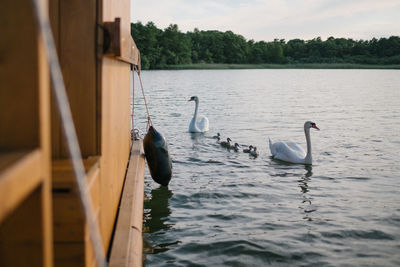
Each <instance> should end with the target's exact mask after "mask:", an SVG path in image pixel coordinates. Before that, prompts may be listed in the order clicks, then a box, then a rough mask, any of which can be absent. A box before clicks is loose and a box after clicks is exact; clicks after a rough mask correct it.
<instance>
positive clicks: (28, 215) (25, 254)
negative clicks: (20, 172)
mask: <svg viewBox="0 0 400 267" xmlns="http://www.w3.org/2000/svg"><path fill="white" fill-rule="evenodd" d="M42 190H43V188H42V187H41V186H39V187H38V188H36V189H35V190H34V191H33V192H32V193H31V194H30V195H29V196H28V197H27V198H26V199H24V201H23V202H22V203H20V205H19V206H18V207H17V208H15V209H13V211H12V213H10V214H9V216H7V218H6V219H5V220H4V221H2V223H1V224H0V266H37V267H39V266H49V265H45V263H46V260H45V258H44V253H43V246H44V244H43V243H44V240H43V232H44V231H45V229H44V228H43V226H44V225H43V220H42V219H43V217H42V216H41V214H42V212H43V210H42V205H41V202H42V193H43V192H42Z"/></svg>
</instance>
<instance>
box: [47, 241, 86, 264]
mask: <svg viewBox="0 0 400 267" xmlns="http://www.w3.org/2000/svg"><path fill="white" fill-rule="evenodd" d="M84 247H85V244H84V243H83V242H65V243H63V242H58V243H55V244H54V261H55V263H56V264H55V265H56V266H57V267H71V266H73V267H84V266H85V249H84Z"/></svg>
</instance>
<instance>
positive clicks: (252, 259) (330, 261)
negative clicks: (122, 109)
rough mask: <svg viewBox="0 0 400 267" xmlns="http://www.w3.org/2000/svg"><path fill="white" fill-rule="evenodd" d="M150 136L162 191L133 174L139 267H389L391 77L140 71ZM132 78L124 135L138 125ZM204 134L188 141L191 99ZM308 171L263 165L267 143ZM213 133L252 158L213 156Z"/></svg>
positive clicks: (394, 110) (394, 253) (397, 210)
mask: <svg viewBox="0 0 400 267" xmlns="http://www.w3.org/2000/svg"><path fill="white" fill-rule="evenodd" d="M142 79H143V83H144V87H145V90H146V96H147V100H148V102H149V109H150V114H151V116H152V121H153V124H154V126H155V127H156V129H158V130H159V131H161V132H162V133H163V134H164V135H165V137H166V138H167V140H168V144H169V151H170V154H171V156H172V158H173V172H174V174H173V178H172V180H171V183H170V185H169V187H168V188H165V187H160V186H159V185H158V184H156V183H154V182H153V181H152V179H151V177H150V176H149V174H148V172H147V173H146V177H145V183H146V184H145V194H146V196H147V198H148V199H147V200H146V201H145V204H144V205H145V210H144V219H145V220H144V230H145V233H144V234H143V236H144V239H145V242H146V244H147V245H146V249H145V252H146V262H145V263H146V266H265V265H274V266H276V265H277V266H307V265H310V266H315V265H318V266H320V265H321V266H399V265H400V155H399V154H400V72H399V71H396V70H184V71H143V72H142ZM138 85H139V83H138V81H137V80H136V91H135V96H136V99H135V105H136V106H135V119H136V125H135V126H136V127H137V128H139V129H141V130H142V131H143V130H144V129H145V127H146V115H145V111H144V105H143V99H142V97H141V92H140V91H139V86H138ZM194 95H197V96H198V97H199V98H200V106H199V113H200V114H202V115H205V116H207V117H208V119H209V122H210V131H209V132H208V133H205V134H190V133H189V132H188V126H189V122H190V120H191V118H192V116H193V111H194V102H188V99H189V98H190V97H191V96H194ZM307 120H311V121H314V122H315V123H316V124H317V125H318V127H319V128H320V129H321V131H314V130H313V129H312V130H311V140H312V146H313V160H314V161H313V165H312V166H308V167H307V166H303V165H295V164H285V163H283V162H279V161H276V160H273V159H271V155H270V151H269V148H268V137H270V138H271V139H272V140H293V141H295V142H297V143H299V144H300V145H301V146H303V147H304V148H305V137H304V132H303V124H304V122H305V121H307ZM217 132H219V133H221V135H222V137H223V138H226V137H230V138H231V139H232V140H233V142H238V143H239V144H241V145H242V146H247V145H249V144H252V145H255V146H257V148H258V150H259V151H260V156H259V157H258V158H255V159H254V158H251V157H249V155H248V154H244V153H242V152H240V153H235V152H233V151H228V150H226V149H224V148H222V147H221V146H220V145H219V144H217V143H216V140H215V139H213V138H212V136H213V135H215V134H216V133H217Z"/></svg>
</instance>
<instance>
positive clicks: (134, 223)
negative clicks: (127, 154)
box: [109, 141, 144, 267]
mask: <svg viewBox="0 0 400 267" xmlns="http://www.w3.org/2000/svg"><path fill="white" fill-rule="evenodd" d="M143 177H144V156H143V147H142V141H135V142H134V143H133V147H132V153H131V159H130V161H129V168H128V172H127V175H126V179H125V185H124V191H123V193H122V199H121V205H120V208H119V215H118V221H117V227H116V230H115V235H114V240H113V245H112V248H111V257H110V264H109V266H110V267H112V266H141V265H142V249H143V247H142V246H143V241H142V223H143V197H144V180H143V179H144V178H143Z"/></svg>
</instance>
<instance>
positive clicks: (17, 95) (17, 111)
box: [0, 0, 39, 151]
mask: <svg viewBox="0 0 400 267" xmlns="http://www.w3.org/2000/svg"><path fill="white" fill-rule="evenodd" d="M0 32H1V41H0V51H1V52H0V55H1V56H0V150H2V151H4V150H20V149H32V148H35V147H38V146H39V127H38V124H39V116H38V70H39V68H38V52H37V51H38V41H37V36H38V31H37V29H36V24H35V22H34V19H33V13H32V6H31V3H30V2H29V1H28V0H23V1H14V0H2V1H1V8H0Z"/></svg>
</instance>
